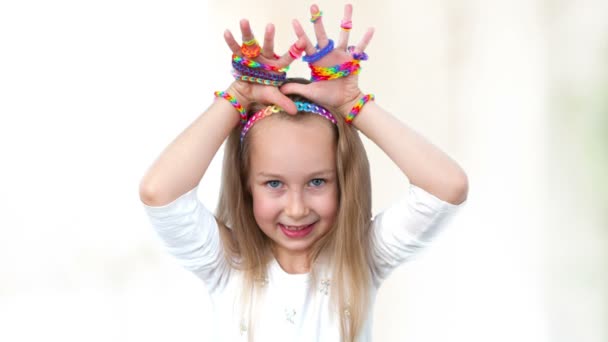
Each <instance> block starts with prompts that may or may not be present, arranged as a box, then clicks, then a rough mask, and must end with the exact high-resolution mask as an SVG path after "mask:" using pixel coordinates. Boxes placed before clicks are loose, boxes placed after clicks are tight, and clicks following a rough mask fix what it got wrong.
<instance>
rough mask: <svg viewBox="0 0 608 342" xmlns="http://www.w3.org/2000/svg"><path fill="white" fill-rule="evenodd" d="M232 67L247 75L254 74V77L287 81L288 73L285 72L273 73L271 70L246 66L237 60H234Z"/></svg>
mask: <svg viewBox="0 0 608 342" xmlns="http://www.w3.org/2000/svg"><path fill="white" fill-rule="evenodd" d="M232 67H233V68H234V69H235V70H237V71H238V72H240V73H241V74H243V75H247V76H254V77H259V78H264V79H267V80H272V81H285V79H286V78H287V74H286V73H284V72H282V73H279V74H273V73H270V72H268V71H264V70H258V69H251V68H249V67H246V66H244V65H242V64H239V63H236V62H232Z"/></svg>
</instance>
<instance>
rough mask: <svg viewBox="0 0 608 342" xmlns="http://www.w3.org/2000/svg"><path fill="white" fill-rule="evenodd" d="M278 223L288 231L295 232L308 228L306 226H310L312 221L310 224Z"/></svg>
mask: <svg viewBox="0 0 608 342" xmlns="http://www.w3.org/2000/svg"><path fill="white" fill-rule="evenodd" d="M280 225H281V226H283V227H284V228H285V229H287V230H289V231H292V232H297V231H300V230H302V229H305V228H308V227H310V226H312V225H313V223H311V224H305V225H302V226H287V225H284V224H280Z"/></svg>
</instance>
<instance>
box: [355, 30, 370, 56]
mask: <svg viewBox="0 0 608 342" xmlns="http://www.w3.org/2000/svg"><path fill="white" fill-rule="evenodd" d="M373 36H374V28H373V27H370V28H368V29H367V32H365V34H364V35H363V38H361V41H360V42H359V44H357V46H356V47H355V53H361V52H363V51H365V49H366V48H367V44H369V42H370V41H371V40H372V37H373Z"/></svg>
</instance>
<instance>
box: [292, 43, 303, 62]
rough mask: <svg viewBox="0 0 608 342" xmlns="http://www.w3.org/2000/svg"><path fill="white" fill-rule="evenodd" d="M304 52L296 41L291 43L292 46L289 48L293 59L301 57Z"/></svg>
mask: <svg viewBox="0 0 608 342" xmlns="http://www.w3.org/2000/svg"><path fill="white" fill-rule="evenodd" d="M303 52H304V49H300V48H299V47H297V45H296V44H295V43H293V44H292V45H291V47H290V48H289V55H290V56H291V58H293V59H298V58H300V57H301V56H302V53H303Z"/></svg>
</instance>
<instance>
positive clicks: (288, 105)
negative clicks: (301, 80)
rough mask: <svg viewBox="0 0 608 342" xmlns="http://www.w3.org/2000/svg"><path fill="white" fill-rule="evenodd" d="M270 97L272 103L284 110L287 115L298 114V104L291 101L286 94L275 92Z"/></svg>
mask: <svg viewBox="0 0 608 342" xmlns="http://www.w3.org/2000/svg"><path fill="white" fill-rule="evenodd" d="M269 97H270V98H269V100H270V103H274V104H276V105H277V106H279V107H281V108H283V110H285V111H286V112H287V113H289V114H297V113H298V108H297V107H296V104H295V103H293V101H292V100H290V99H289V98H288V97H287V96H285V94H283V93H281V92H280V91H273V92H272V94H271V95H270V96H269Z"/></svg>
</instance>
